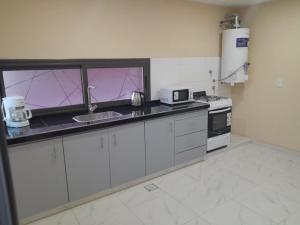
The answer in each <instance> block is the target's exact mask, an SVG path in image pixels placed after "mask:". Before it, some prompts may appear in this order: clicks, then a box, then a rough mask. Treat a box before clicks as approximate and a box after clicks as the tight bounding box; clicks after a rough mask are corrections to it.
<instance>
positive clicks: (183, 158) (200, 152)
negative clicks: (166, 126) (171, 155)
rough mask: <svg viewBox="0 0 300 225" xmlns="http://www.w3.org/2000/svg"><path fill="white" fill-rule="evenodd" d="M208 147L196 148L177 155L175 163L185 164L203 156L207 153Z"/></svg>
mask: <svg viewBox="0 0 300 225" xmlns="http://www.w3.org/2000/svg"><path fill="white" fill-rule="evenodd" d="M206 150H207V147H206V145H205V146H202V147H200V148H194V149H191V150H188V151H185V152H181V153H179V154H176V155H175V165H179V164H183V163H187V162H190V161H192V160H195V159H197V158H200V157H203V156H204V155H205V154H206Z"/></svg>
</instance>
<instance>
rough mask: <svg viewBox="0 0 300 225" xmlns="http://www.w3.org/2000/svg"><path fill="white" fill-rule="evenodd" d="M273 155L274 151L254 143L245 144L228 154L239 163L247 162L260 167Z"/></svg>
mask: <svg viewBox="0 0 300 225" xmlns="http://www.w3.org/2000/svg"><path fill="white" fill-rule="evenodd" d="M272 154H275V153H274V151H272V150H270V149H268V148H266V147H264V146H261V145H257V144H253V143H248V144H244V145H242V146H239V147H237V148H235V149H233V150H232V151H229V152H228V155H229V156H230V157H233V158H236V159H237V160H238V161H246V162H251V163H254V164H258V165H261V164H264V163H265V162H266V161H267V160H268V159H269V158H270V155H272Z"/></svg>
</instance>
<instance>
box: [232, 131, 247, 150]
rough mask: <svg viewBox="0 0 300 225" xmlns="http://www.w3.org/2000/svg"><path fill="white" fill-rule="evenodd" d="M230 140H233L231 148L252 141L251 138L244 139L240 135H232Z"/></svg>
mask: <svg viewBox="0 0 300 225" xmlns="http://www.w3.org/2000/svg"><path fill="white" fill-rule="evenodd" d="M230 139H231V140H230V145H229V147H230V148H234V147H236V146H238V145H241V144H244V143H247V142H250V141H251V139H250V138H247V137H243V136H240V135H237V134H231V138H230Z"/></svg>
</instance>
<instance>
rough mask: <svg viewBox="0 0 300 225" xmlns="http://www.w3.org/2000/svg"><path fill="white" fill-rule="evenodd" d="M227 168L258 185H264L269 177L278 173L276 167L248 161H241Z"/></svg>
mask: <svg viewBox="0 0 300 225" xmlns="http://www.w3.org/2000/svg"><path fill="white" fill-rule="evenodd" d="M227 170H228V171H230V172H232V173H233V174H236V175H238V176H240V177H243V178H245V179H247V180H249V181H251V182H253V183H256V184H258V185H262V184H263V183H264V182H265V181H266V180H267V179H269V178H271V177H272V176H273V175H274V174H276V171H275V170H274V169H272V168H270V167H268V166H266V165H263V164H260V165H259V164H256V163H252V162H248V161H239V162H237V163H236V164H235V165H233V166H231V167H230V168H227Z"/></svg>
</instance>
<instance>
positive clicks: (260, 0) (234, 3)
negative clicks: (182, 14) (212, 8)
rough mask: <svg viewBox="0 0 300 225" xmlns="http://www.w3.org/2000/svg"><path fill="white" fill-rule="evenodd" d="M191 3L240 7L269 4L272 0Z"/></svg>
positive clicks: (194, 0) (212, 0)
mask: <svg viewBox="0 0 300 225" xmlns="http://www.w3.org/2000/svg"><path fill="white" fill-rule="evenodd" d="M192 1H193V2H202V3H208V4H214V5H222V6H229V7H242V6H249V5H255V4H260V3H263V2H270V1H272V0H192Z"/></svg>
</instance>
